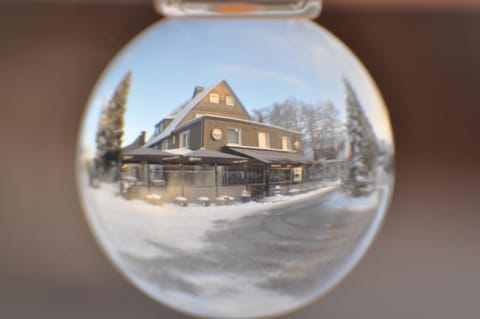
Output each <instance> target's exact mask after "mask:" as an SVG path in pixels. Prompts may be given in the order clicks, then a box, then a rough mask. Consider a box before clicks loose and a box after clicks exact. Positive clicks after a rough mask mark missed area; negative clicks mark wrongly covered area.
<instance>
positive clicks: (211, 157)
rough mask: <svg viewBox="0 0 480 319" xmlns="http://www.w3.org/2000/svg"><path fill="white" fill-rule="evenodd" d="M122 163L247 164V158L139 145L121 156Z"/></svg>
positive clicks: (202, 151) (212, 152)
mask: <svg viewBox="0 0 480 319" xmlns="http://www.w3.org/2000/svg"><path fill="white" fill-rule="evenodd" d="M122 161H123V162H124V163H149V164H212V165H213V164H230V165H234V164H247V163H248V162H249V161H250V160H249V159H248V158H245V157H242V156H238V155H232V154H227V153H223V152H216V151H210V150H205V149H200V150H196V151H192V150H189V149H173V150H168V151H166V150H158V149H154V148H149V147H140V148H137V149H135V150H132V151H128V152H125V153H124V154H123V156H122Z"/></svg>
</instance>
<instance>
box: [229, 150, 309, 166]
mask: <svg viewBox="0 0 480 319" xmlns="http://www.w3.org/2000/svg"><path fill="white" fill-rule="evenodd" d="M225 151H226V152H229V153H234V154H238V155H241V156H245V157H247V158H251V159H253V160H256V161H258V162H261V163H263V164H266V165H307V164H313V162H311V161H309V160H307V159H306V158H305V157H303V156H302V155H300V154H298V153H293V152H289V151H277V150H262V149H255V148H245V147H231V146H226V147H225Z"/></svg>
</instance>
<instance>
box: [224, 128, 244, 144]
mask: <svg viewBox="0 0 480 319" xmlns="http://www.w3.org/2000/svg"><path fill="white" fill-rule="evenodd" d="M229 130H235V131H237V132H238V143H232V142H230V141H229V138H230V134H229ZM227 143H228V144H231V145H242V129H240V128H236V127H228V128H227Z"/></svg>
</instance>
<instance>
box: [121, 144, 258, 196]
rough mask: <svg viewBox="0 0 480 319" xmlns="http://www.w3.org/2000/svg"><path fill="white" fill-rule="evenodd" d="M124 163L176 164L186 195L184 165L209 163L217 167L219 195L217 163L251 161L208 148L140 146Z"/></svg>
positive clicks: (232, 163) (228, 163)
mask: <svg viewBox="0 0 480 319" xmlns="http://www.w3.org/2000/svg"><path fill="white" fill-rule="evenodd" d="M122 160H123V163H142V164H175V165H178V167H179V170H180V176H181V178H180V183H181V184H180V185H181V194H182V196H184V192H185V191H184V168H183V166H184V165H199V164H208V165H212V166H214V167H215V169H214V174H215V193H216V196H217V197H218V178H217V177H218V170H217V165H244V166H245V167H246V165H247V164H248V163H249V162H250V160H249V159H248V158H245V157H242V156H238V155H232V154H227V153H222V152H216V151H211V150H206V149H199V150H196V151H192V150H190V149H171V150H168V151H162V150H158V149H153V148H148V147H140V148H137V149H134V150H131V151H127V152H125V153H124V154H123V156H122ZM146 180H147V185H150V178H149V177H148V174H146Z"/></svg>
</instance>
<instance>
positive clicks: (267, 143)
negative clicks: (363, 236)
mask: <svg viewBox="0 0 480 319" xmlns="http://www.w3.org/2000/svg"><path fill="white" fill-rule="evenodd" d="M262 134H263V136H265V145H262V143H261V140H260V136H262ZM258 147H260V148H270V134H268V133H267V132H258Z"/></svg>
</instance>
